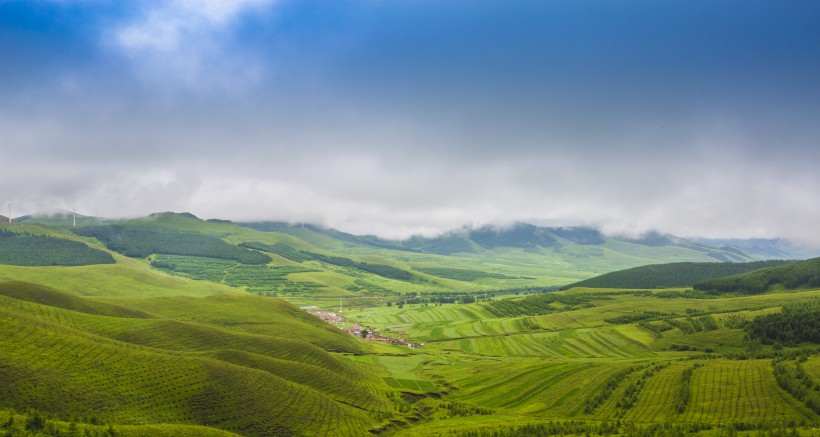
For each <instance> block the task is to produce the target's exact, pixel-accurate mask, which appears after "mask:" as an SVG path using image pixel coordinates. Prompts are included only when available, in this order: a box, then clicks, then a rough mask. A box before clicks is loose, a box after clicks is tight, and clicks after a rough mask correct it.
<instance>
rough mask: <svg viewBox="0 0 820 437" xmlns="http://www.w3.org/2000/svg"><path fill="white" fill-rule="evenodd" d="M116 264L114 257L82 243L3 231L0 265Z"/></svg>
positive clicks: (0, 237) (0, 239) (0, 242)
mask: <svg viewBox="0 0 820 437" xmlns="http://www.w3.org/2000/svg"><path fill="white" fill-rule="evenodd" d="M113 263H114V258H112V257H111V255H110V254H108V253H106V252H103V251H101V250H97V249H94V248H91V247H89V246H88V245H86V244H83V243H80V242H78V241H71V240H67V239H64V238H57V237H52V236H47V235H34V234H30V233H27V232H14V231H10V230H6V229H0V264H7V265H15V266H84V265H91V264H113Z"/></svg>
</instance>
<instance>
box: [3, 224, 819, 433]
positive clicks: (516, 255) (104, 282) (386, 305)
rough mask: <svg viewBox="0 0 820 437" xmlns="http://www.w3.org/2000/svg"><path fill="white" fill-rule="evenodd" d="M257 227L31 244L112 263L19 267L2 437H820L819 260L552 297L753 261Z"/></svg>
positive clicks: (663, 247) (559, 242)
mask: <svg viewBox="0 0 820 437" xmlns="http://www.w3.org/2000/svg"><path fill="white" fill-rule="evenodd" d="M10 228H13V230H12V232H13V233H14V234H15V235H14V236H13V237H14V238H19V237H18V236H20V235H24V234H21V233H20V232H21V231H23V229H22V227H16V226H15V227H10ZM260 229H261V230H260ZM260 229H253V228H250V227H247V226H239V225H237V224H234V223H230V222H226V221H216V220H201V219H199V218H197V217H195V216H193V215H190V214H184V213H183V214H174V213H160V214H154V215H152V216H149V217H146V218H142V219H137V220H128V221H120V222H116V223H105V224H103V225H99V224H89V225H88V226H80V227H78V228H77V229H76V232H75V231H74V230H73V228H67V227H65V226H43V225H35V224H33V223H29V224H26V225H25V232H26V233H30V235H28V236H24V238H33V237H39V238H47V239H51V240H56V241H59V242H60V243H59V244H67V243H71V244H70V245H69V246H70V247H72V248H78V249H77V250H85V249H88V250H94V251H97V252H100V253H103V254H105V255H107V256H108V257H110V258H111V260H113V261H114V263H112V264H93V265H82V266H36V265H35V266H17V265H9V264H0V338H2V339H3V341H2V346H0V435H21V434H22V435H25V433H26V432H28V433H29V434H34V435H124V436H126V435H183V436H184V435H214V436H217V435H243V436H262V435H300V436H301V435H305V436H313V435H327V436H330V435H333V436H336V435H341V436H345V435H350V436H368V435H369V436H372V435H383V436H427V435H440V436H447V435H451V436H482V435H495V436H513V435H539V434H541V435H555V434H563V435H587V434H588V435H664V434H665V435H705V436H707V435H733V434H738V435H757V434H758V433H764V434H766V433H768V434H772V435H779V434H782V433H787V432H790V433H792V434H794V433H801V435H814V434H816V433H818V432H820V416H818V414H820V408H818V405H820V397H818V396H817V390H816V389H815V387H817V386H820V354H818V351H819V350H820V349H818V348H819V347H820V345H819V344H818V343H817V335H816V334H817V326H816V325H817V321H818V312H817V308H818V306H817V301H818V299H820V284H816V283H815V282H813V281H815V279H816V278H815V277H816V276H817V274H818V272H820V266H819V265H818V264H817V262H818V260H809V261H802V262H793V263H788V264H785V263H784V262H774V263H747V264H730V263H715V262H710V263H704V262H700V263H694V262H686V263H675V264H667V265H661V266H658V265H651V266H647V267H643V268H637V269H632V270H626V271H621V272H617V273H613V274H611V275H604V276H601V277H599V278H595V279H596V280H601V279H602V278H603V279H604V280H606V281H609V282H608V283H606V287H607V288H606V289H597V288H592V287H593V286H594V283H589V284H591V285H588V286H585V287H581V286H577V287H574V288H572V289H570V290H567V291H551V292H544V291H546V290H555V287H551V286H552V285H556V284H566V283H570V282H576V281H577V280H578V279H582V278H587V277H590V276H593V275H594V274H595V272H598V271H610V270H617V269H619V268H621V267H634V266H635V265H639V264H646V263H649V262H652V261H654V262H653V263H654V264H657V262H658V261H663V260H675V261H681V260H685V261H706V260H714V259H716V256H715V255H716V254H729V253H733V254H734V255H732V256H735V257H742V256H744V255H743V253H744V252H742V251H735V250H733V249H732V248H730V247H727V248H726V249H725V250H723V249H716V248H714V247H709V246H706V245H703V244H700V243H693V242H690V241H686V240H682V239H677V238H674V237H671V236H664V235H648V236H646V237H645V238H641V239H633V240H628V239H625V238H612V237H609V236H605V235H602V234H600V233H599V232H597V231H595V230H593V229H585V228H539V227H535V226H516V227H513V228H512V229H507V230H500V229H494V228H483V229H480V230H473V231H475V232H472V233H471V231H468V230H465V231H464V232H461V233H457V234H456V233H453V234H451V235H449V236H445V237H442V238H441V239H422V238H416V239H411V240H408V241H407V242H383V241H380V240H378V239H376V238H375V237H355V236H350V235H349V234H344V233H339V232H338V231H336V232H331V231H328V230H325V229H322V228H318V227H313V226H305V227H304V228H303V227H301V226H298V227H296V226H289V225H281V224H280V225H277V226H273V225H271V226H269V227H268V228H260ZM354 237H355V238H354ZM75 244H76V245H79V246H75ZM397 245H398V246H403V247H402V248H397V247H396V246H397ZM405 245H406V246H405ZM448 245H451V246H449V247H451V248H455V247H457V246H461V247H462V248H463V249H464V250H459V251H457V252H451V253H450V254H449V255H442V253H447V252H448V250H445V249H447V247H448ZM69 246H66V247H69ZM80 246H82V247H83V248H85V249H82V248H80ZM9 247H10V246H9ZM467 249H469V250H467ZM72 250H73V249H72ZM120 252H122V253H120ZM436 252H440V253H436ZM78 253H79V252H78ZM124 254H125V255H128V256H125V255H124ZM248 254H252V255H248ZM246 256H247V257H249V258H244V257H246ZM726 256H729V255H726ZM259 257H264V258H259ZM263 259H264V261H261V260H263ZM243 261H246V262H243ZM257 261H259V262H257ZM771 264H773V265H774V267H767V268H763V269H760V270H754V271H752V272H750V273H746V274H744V275H740V276H728V277H726V278H723V279H720V280H716V281H718V282H719V283H728V284H730V286H731V290H732V291H747V292H748V291H749V290H751V288H749V286H748V285H747V284H753V285H754V284H765V288H761V290H760V292H756V293H754V294H749V293H743V292H740V293H738V292H732V293H718V292H714V293H710V292H691V291H690V290H688V286H689V285H691V284H692V283H693V282H695V280H696V279H697V278H705V277H711V276H710V275H715V274H718V273H719V274H720V275H725V274H729V273H733V272H736V271H743V270H745V269H751V268H755V267H757V268H759V267H761V266H764V265H771ZM761 275H762V276H761ZM613 278H615V279H613ZM619 278H620V279H619ZM616 279H617V280H618V281H621V280H622V281H627V282H619V283H616V282H615V280H616ZM628 281H633V282H628ZM634 281H645V282H640V283H637V282H634ZM720 281H723V282H720ZM711 282H714V281H710V282H706V283H707V284H708V283H711ZM678 283H681V284H680V285H686V286H687V287H686V288H683V287H681V288H664V289H655V287H657V286H659V285H667V286H668V285H679V284H678ZM649 284H652V285H649ZM792 288H793V289H792ZM248 292H250V293H248ZM257 294H262V295H264V296H258V295H257ZM274 294H276V295H279V296H286V297H287V299H288V300H291V301H293V302H298V303H299V304H300V305H312V306H318V307H319V308H320V309H327V310H331V309H332V310H336V309H338V306H339V305H340V299H339V297H340V296H343V297H344V310H343V312H342V313H341V314H342V315H343V316H344V317H345V318H347V321H345V322H342V324H341V326H352V325H353V324H354V323H359V324H361V325H363V326H364V328H365V330H366V331H367V332H368V333H370V334H372V335H373V336H380V335H383V336H387V337H390V338H393V339H394V340H395V339H407V340H410V341H411V342H413V343H414V344H423V346H421V347H419V348H415V349H410V348H408V347H405V346H397V345H390V344H387V342H380V341H366V340H362V339H360V338H356V337H354V336H351V335H349V334H347V333H346V332H344V331H342V330H340V329H339V328H338V327H336V326H332V325H330V324H328V323H326V322H324V321H322V320H320V319H319V318H317V317H315V316H313V315H311V314H309V313H307V312H305V311H303V310H301V309H299V308H297V307H296V306H295V305H293V304H291V303H289V302H288V301H286V300H284V299H278V298H272V297H267V296H272V295H274ZM516 294H523V295H516ZM377 338H378V337H377ZM72 430H73V431H72ZM72 433H73V434H72Z"/></svg>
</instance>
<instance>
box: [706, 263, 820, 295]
mask: <svg viewBox="0 0 820 437" xmlns="http://www.w3.org/2000/svg"><path fill="white" fill-rule="evenodd" d="M778 287H779V288H784V289H787V290H794V289H798V288H806V287H811V288H814V287H820V258H813V259H809V260H805V261H797V262H794V263H790V264H786V265H783V266H776V267H769V268H765V269H760V270H756V271H753V272H749V273H746V274H742V275H733V276H728V277H724V278H720V279H713V280H710V281H705V282H701V283H698V284H695V289H696V290H702V291H707V292H716V293H727V292H737V293H751V294H755V293H763V292H765V291H768V290H771V289H774V288H778Z"/></svg>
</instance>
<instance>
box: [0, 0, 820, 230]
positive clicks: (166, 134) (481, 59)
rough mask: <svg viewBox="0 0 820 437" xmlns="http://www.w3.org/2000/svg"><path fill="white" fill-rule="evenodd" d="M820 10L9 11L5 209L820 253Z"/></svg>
mask: <svg viewBox="0 0 820 437" xmlns="http://www.w3.org/2000/svg"><path fill="white" fill-rule="evenodd" d="M818 22H820V3H818V2H816V1H755V0H747V1H731V0H730V1H720V2H715V1H699V0H690V1H627V0H624V1H584V0H573V1H570V0H565V1H564V0H548V1H514V2H509V1H507V2H501V1H484V0H474V1H455V0H453V1H450V0H435V1H434V0H414V1H410V0H407V1H404V0H396V1H388V0H352V1H346V0H340V1H332V2H329V1H300V0H234V1H225V0H199V1H197V0H151V1H128V0H124V1H123V0H121V1H105V0H28V1H18V0H0V173H2V174H4V175H5V176H4V183H3V184H2V185H0V199H8V202H13V203H14V204H16V205H18V211H19V212H20V213H23V212H34V211H38V210H44V209H53V208H73V207H76V208H78V210H80V211H85V212H86V213H89V214H94V213H95V212H96V211H97V210H99V211H100V213H101V214H103V215H108V216H126V215H142V214H147V213H150V212H154V211H160V210H177V211H181V210H186V211H191V212H193V213H196V214H198V215H201V216H204V217H220V218H229V219H235V220H242V219H279V220H289V221H302V220H307V221H314V222H318V223H324V224H327V225H330V226H336V227H339V228H341V229H344V230H348V231H351V232H357V233H376V234H379V235H383V236H388V237H397V238H400V237H406V236H409V235H411V234H415V233H422V234H426V235H432V234H435V233H437V232H442V231H444V230H447V229H451V228H456V227H460V226H461V225H464V224H484V223H497V224H504V223H510V222H513V221H517V220H525V221H532V222H536V223H542V224H550V225H595V226H600V227H602V228H603V229H605V230H607V231H610V232H627V233H640V232H645V231H648V230H650V229H657V230H660V231H664V232H671V233H676V234H679V235H683V236H714V237H773V236H782V237H788V238H791V239H794V240H797V241H802V242H806V243H811V244H815V245H820V231H818V230H817V229H816V228H817V227H816V223H820V202H818V201H817V200H818V197H820V196H818V194H820V174H818V172H817V171H816V164H817V163H818V162H820V127H818V125H820V123H818V122H817V120H818V119H820V26H817V24H816V23H818Z"/></svg>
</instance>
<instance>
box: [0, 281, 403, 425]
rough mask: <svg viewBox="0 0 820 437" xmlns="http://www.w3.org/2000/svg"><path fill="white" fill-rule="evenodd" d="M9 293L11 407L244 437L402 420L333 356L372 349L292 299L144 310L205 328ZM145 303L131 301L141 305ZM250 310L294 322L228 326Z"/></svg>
mask: <svg viewBox="0 0 820 437" xmlns="http://www.w3.org/2000/svg"><path fill="white" fill-rule="evenodd" d="M0 289H2V290H3V293H2V294H1V295H0V314H2V317H0V335H2V337H3V339H4V347H3V348H2V350H0V369H2V371H0V378H2V383H0V400H2V402H3V405H5V406H8V407H11V408H15V409H18V410H25V409H35V410H37V411H43V412H46V413H48V414H50V415H52V416H54V417H56V418H57V419H59V420H62V421H71V420H75V421H77V422H82V423H92V424H93V423H99V422H103V423H114V424H117V425H118V426H119V425H147V424H155V425H156V424H175V425H191V426H194V425H205V426H209V427H214V428H219V429H223V430H226V431H231V432H235V433H239V434H243V435H268V434H271V433H273V434H275V435H289V434H320V435H324V434H327V435H331V434H332V435H363V434H365V433H366V432H367V430H368V429H370V428H373V427H376V426H377V425H378V424H379V423H381V422H383V421H384V420H385V419H386V418H389V417H391V416H392V415H393V414H394V409H395V407H394V405H393V404H392V403H391V402H390V400H389V397H388V393H389V392H390V389H389V387H388V386H387V384H386V383H385V382H384V379H383V378H382V377H380V376H378V372H374V371H372V370H369V368H370V367H372V366H367V365H364V364H361V363H357V362H354V361H351V360H348V359H346V358H345V357H344V356H342V355H338V354H337V353H332V352H330V351H337V352H345V353H363V352H364V351H365V350H366V345H365V344H363V343H361V342H357V341H355V339H354V338H353V337H350V336H349V335H347V334H344V333H342V332H341V331H338V330H334V329H330V327H329V326H327V325H324V324H323V323H322V322H320V321H319V320H317V319H315V318H310V317H309V316H307V315H305V314H304V313H303V312H301V311H300V310H298V309H296V308H293V307H291V306H290V305H288V304H286V303H284V302H282V301H278V300H271V299H265V301H267V302H264V303H263V302H257V301H255V300H260V301H261V300H263V298H253V297H252V296H241V297H240V298H238V299H239V301H232V300H231V297H230V296H221V297H220V296H216V297H213V298H204V299H205V300H208V302H206V303H204V304H203V305H201V306H197V305H196V303H195V301H196V299H203V298H190V297H187V298H176V299H187V300H188V301H189V302H188V305H185V304H184V303H183V302H174V301H173V299H175V298H168V299H171V300H170V301H165V302H162V299H163V298H159V297H154V298H148V301H149V302H147V303H146V305H144V306H145V307H146V308H149V309H150V308H151V307H153V306H154V305H156V306H161V307H176V308H178V309H179V308H185V312H186V314H188V317H192V318H197V317H201V318H203V319H205V320H206V322H205V323H196V322H194V321H191V320H188V321H181V320H175V319H171V318H167V317H163V316H161V315H159V314H153V313H151V312H148V311H142V310H137V309H126V307H125V306H122V305H115V304H112V303H108V302H102V301H97V300H94V299H91V298H82V297H78V296H76V295H70V294H66V293H63V292H60V291H58V290H55V289H50V288H44V287H43V286H40V285H36V284H30V283H22V282H16V283H6V284H3V285H2V287H0ZM244 299H250V300H251V301H250V302H244ZM113 300H117V299H113ZM138 300H140V299H139V298H132V299H131V300H128V302H120V303H127V304H129V305H133V307H132V308H135V307H138V306H140V305H137V304H136V303H137V302H136V301H138ZM192 301H193V302H192ZM268 302H270V304H267V303H268ZM223 303H224V307H223V306H222V304H223ZM266 304H267V305H266ZM237 307H239V308H237ZM250 307H255V308H256V309H257V311H258V313H261V312H265V313H266V315H267V316H266V319H267V320H274V321H280V320H281V321H282V324H283V325H284V326H271V327H269V328H268V329H266V330H265V331H267V333H265V334H262V333H249V332H245V330H244V329H243V328H242V327H237V326H229V327H225V326H222V327H220V325H222V324H221V323H220V318H231V316H232V315H233V316H236V312H240V311H241V312H243V313H245V316H249V315H252V314H253V313H252V312H250V311H247V309H248V308H250ZM223 308H224V309H225V310H224V311H221V310H222V309H223ZM232 308H233V311H235V312H234V314H231V309H232ZM210 311H213V312H210ZM258 313H257V314H258ZM242 319H243V318H239V319H237V318H235V317H233V318H231V321H232V322H239V321H241V320H242ZM223 320H224V319H223ZM253 322H254V323H264V319H262V320H259V321H258V319H256V318H254V319H253ZM270 323H272V324H273V325H277V324H278V323H276V322H270ZM9 404H11V405H9Z"/></svg>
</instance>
